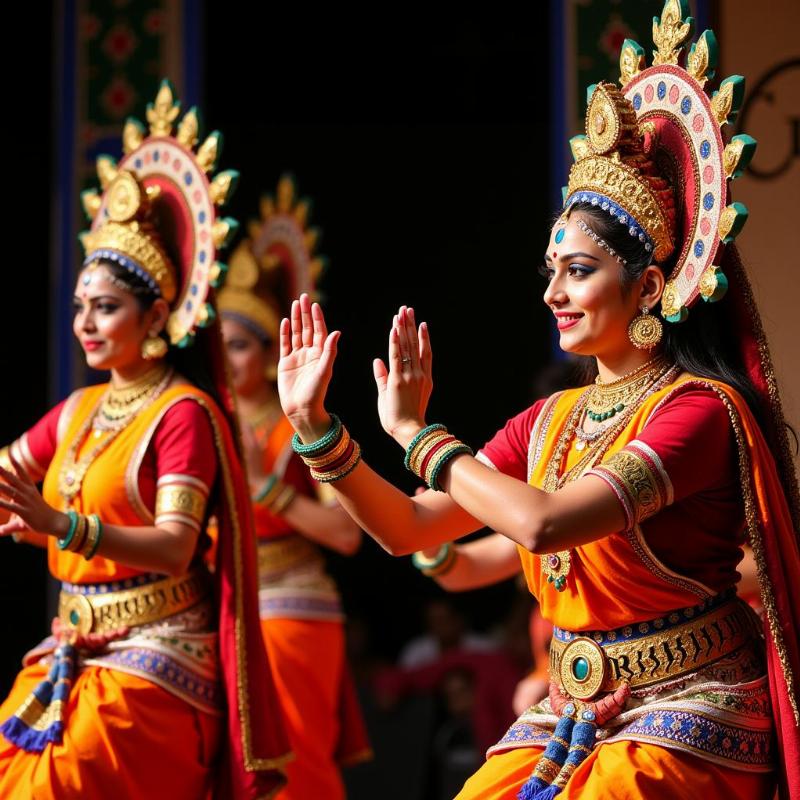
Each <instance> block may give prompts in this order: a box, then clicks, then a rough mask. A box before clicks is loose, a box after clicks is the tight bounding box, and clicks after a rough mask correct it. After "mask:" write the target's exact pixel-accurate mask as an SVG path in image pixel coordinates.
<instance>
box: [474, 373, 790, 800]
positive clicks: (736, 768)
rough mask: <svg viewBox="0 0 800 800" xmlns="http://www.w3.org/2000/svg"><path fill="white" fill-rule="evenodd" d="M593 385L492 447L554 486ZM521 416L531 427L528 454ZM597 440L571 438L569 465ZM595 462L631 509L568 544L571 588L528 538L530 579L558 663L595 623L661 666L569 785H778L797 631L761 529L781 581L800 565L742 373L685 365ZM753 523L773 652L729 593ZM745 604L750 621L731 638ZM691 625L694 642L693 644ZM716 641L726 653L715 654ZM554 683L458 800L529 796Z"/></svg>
mask: <svg viewBox="0 0 800 800" xmlns="http://www.w3.org/2000/svg"><path fill="white" fill-rule="evenodd" d="M583 391H585V390H583V389H578V390H572V391H568V392H562V393H560V394H557V395H554V396H553V397H552V398H550V399H549V400H548V401H547V403H546V404H545V405H544V407H543V408H542V410H541V412H540V413H539V414H538V415H537V416H536V417H535V419H531V418H530V416H529V417H528V418H527V419H526V418H525V416H524V415H520V417H519V418H518V421H517V422H515V421H514V420H512V421H511V422H509V425H508V426H506V429H505V430H504V431H501V433H500V434H498V435H497V436H496V437H495V439H493V440H492V441H491V442H490V443H489V444H488V445H487V446H486V447H485V448H484V449H483V450H482V451H481V454H480V455H479V458H481V459H482V460H484V461H485V462H486V463H488V464H490V465H491V466H494V467H496V468H499V469H501V471H504V472H508V473H509V474H515V476H516V477H520V470H522V471H523V472H524V473H525V475H526V476H527V478H528V480H529V482H530V483H531V484H532V485H534V486H538V487H542V486H543V484H544V482H545V475H546V472H547V468H548V464H550V463H551V457H552V454H553V450H554V448H555V443H556V441H557V440H558V437H559V433H560V432H561V431H562V430H563V429H564V426H565V425H566V424H567V421H568V418H569V416H570V414H571V412H572V410H573V408H574V407H575V405H576V403H577V402H578V401H579V398H580V397H581V394H582V392H583ZM523 428H525V429H526V431H527V434H528V435H527V436H526V437H525V449H524V450H523V451H522V452H520V448H519V444H520V442H521V441H522V439H523V437H522V434H521V430H522V429H523ZM514 450H516V452H512V451H514ZM584 455H586V454H585V453H583V452H581V449H579V445H578V443H577V442H575V441H573V443H572V446H571V447H570V449H569V451H568V452H567V453H566V456H565V458H564V462H563V463H562V464H560V465H558V470H559V473H564V472H565V471H567V470H570V469H571V468H572V467H573V466H574V465H575V464H577V463H578V462H579V461H580V459H581V458H582V457H583V456H584ZM584 463H585V462H584ZM582 475H583V477H579V479H581V480H598V479H600V480H604V481H606V483H607V484H608V485H609V486H610V487H611V488H612V490H613V491H614V492H615V493H616V495H617V497H618V498H619V501H620V503H621V505H622V507H623V509H624V511H625V515H626V519H627V520H628V525H627V529H626V530H625V531H621V532H619V533H616V534H612V535H610V536H607V537H605V538H603V539H600V540H598V541H594V542H591V543H589V544H587V545H584V546H581V547H578V548H575V549H573V550H572V551H570V552H569V554H568V557H569V560H570V561H569V563H570V571H569V577H568V580H567V582H566V586H565V587H564V590H563V591H558V590H557V589H556V587H555V585H554V583H553V582H552V581H551V582H548V581H547V580H546V578H547V576H546V575H544V574H543V571H542V566H541V561H542V559H545V558H548V556H541V557H540V556H536V555H533V554H531V553H529V552H527V551H525V550H523V549H521V548H520V557H521V559H522V564H523V568H524V571H525V575H526V578H527V580H528V585H529V587H530V589H531V591H532V592H533V594H534V595H535V596H536V597H537V598H538V600H539V603H540V606H541V609H542V614H543V616H544V617H545V618H546V619H548V620H550V621H551V622H553V624H554V626H555V628H554V647H553V648H552V649H551V676H552V675H553V673H554V671H555V672H556V673H557V671H558V669H559V662H558V659H557V658H556V660H555V661H553V658H554V652H555V654H556V655H558V654H559V653H561V652H566V650H565V649H564V648H565V647H566V646H568V645H569V642H570V641H571V640H572V639H574V638H575V637H577V636H585V637H588V638H590V639H593V640H594V641H595V642H598V643H600V644H601V645H602V647H603V648H604V649H606V648H611V649H606V652H607V653H610V652H614V647H615V646H616V647H617V652H618V653H620V652H625V653H629V654H633V653H635V652H636V642H637V641H640V642H643V643H644V644H642V645H641V649H640V650H639V652H638V653H637V656H636V658H638V663H635V662H634V659H633V656H632V655H631V658H630V660H625V659H628V656H627V655H626V656H625V657H624V658H623V657H622V656H618V657H617V658H616V659H614V658H609V659H608V660H609V664H610V667H611V669H612V672H613V671H616V675H617V677H618V678H619V677H620V675H621V677H622V678H627V677H628V676H631V677H632V678H633V677H636V676H637V675H638V676H639V677H641V676H643V675H644V673H645V672H648V671H649V676H648V677H649V679H648V680H647V681H643V682H642V683H644V684H646V686H645V687H644V688H634V689H633V691H632V692H631V696H630V697H629V698H628V699H627V700H626V701H625V703H624V706H623V709H622V712H621V713H620V714H618V715H617V716H615V717H613V718H611V719H609V720H607V721H602V724H601V723H598V728H597V734H596V743H595V744H594V745H593V747H592V748H591V752H590V753H589V754H588V756H587V757H586V758H585V760H583V762H582V763H580V766H578V767H577V769H576V770H575V771H574V772H573V773H572V775H571V777H569V780H568V782H567V783H566V785H565V787H564V788H563V792H562V796H564V797H568V798H573V797H575V798H589V797H598V796H604V797H605V796H608V797H615V798H639V797H643V796H683V795H682V794H681V793H682V792H685V791H686V787H687V786H690V787H691V794H692V796H701V793H702V796H707V797H726V798H729V797H742V798H744V797H750V798H752V797H771V796H772V792H773V791H774V784H775V773H774V769H775V767H776V765H780V764H785V763H786V761H785V756H783V755H782V753H781V751H780V749H778V748H776V747H775V741H774V725H775V724H776V723H775V722H774V721H773V719H772V711H771V708H772V703H774V697H775V691H774V689H775V685H777V686H778V688H779V689H781V690H782V691H783V692H784V693H785V694H786V695H788V696H789V697H790V698H793V697H794V688H793V686H794V684H793V680H794V677H793V675H792V674H791V670H790V669H787V668H786V667H787V666H788V663H789V659H787V658H786V657H785V655H786V653H787V648H793V647H795V648H796V642H794V641H789V639H790V637H788V636H787V635H786V634H787V630H785V622H782V620H781V618H780V612H779V611H778V610H776V605H775V587H774V585H773V581H774V575H775V572H774V571H771V572H770V571H768V570H767V568H766V563H765V557H766V556H765V551H766V550H769V549H770V548H771V549H772V552H773V554H774V552H775V547H774V546H770V545H768V544H765V537H771V538H772V539H773V540H780V541H781V542H782V543H783V547H784V550H783V552H784V553H785V554H786V556H787V557H786V558H785V563H784V569H785V570H786V579H789V578H790V577H791V575H790V574H789V573H793V575H794V580H795V581H796V580H797V579H798V578H800V574H798V572H797V565H798V559H797V551H796V542H795V544H794V549H793V545H792V542H793V541H794V539H793V536H792V535H791V534H792V531H791V525H790V523H789V521H788V512H787V511H786V503H785V500H784V499H783V494H782V491H781V489H780V484H779V482H778V479H777V475H776V472H775V467H774V463H773V462H772V460H771V458H770V456H769V453H768V451H767V449H766V446H765V445H764V442H763V439H762V438H761V434H760V432H759V430H758V427H757V425H756V423H755V421H754V420H753V418H752V415H751V414H750V412H749V410H748V409H747V407H746V405H745V404H744V402H743V401H742V400H741V398H739V397H738V395H736V393H735V392H733V391H732V390H731V389H730V388H729V387H727V386H724V385H722V384H719V383H716V382H712V381H706V380H702V381H701V380H698V379H694V378H692V377H691V376H685V375H684V376H680V377H677V378H676V376H674V375H672V376H671V377H670V378H669V381H668V382H665V384H664V385H661V386H657V387H655V388H654V390H653V391H652V393H651V394H650V395H649V397H647V398H646V399H645V400H644V402H643V403H642V405H641V407H640V408H639V409H638V410H637V411H636V413H635V414H634V415H633V416H632V417H631V418H630V419H629V420H628V421H627V424H626V426H625V427H624V428H623V429H622V430H621V431H620V433H619V434H618V436H617V438H616V440H615V441H614V442H613V444H612V445H611V446H610V448H609V449H608V450H607V452H606V453H605V454H603V456H602V463H600V464H596V463H588V464H586V466H585V469H583V472H582ZM742 497H744V499H745V504H744V508H743V507H742V502H741V498H742ZM745 531H746V532H747V535H748V536H749V538H750V541H751V543H752V545H753V549H754V551H755V553H756V558H757V560H758V561H759V566H760V572H761V578H762V596H763V597H764V599H765V607H769V606H770V604H771V605H772V608H773V610H774V613H773V614H771V615H770V614H769V613H768V614H767V619H766V620H765V623H764V625H765V633H766V638H767V660H766V667H765V662H764V644H763V642H762V641H761V639H760V637H759V636H758V635H757V634H756V633H755V631H756V630H757V628H751V627H750V626H749V623H748V621H747V620H748V615H749V613H750V612H748V611H745V610H743V609H742V607H741V606H742V604H740V602H739V601H737V600H735V599H732V592H733V591H734V586H735V583H736V581H737V579H738V576H737V573H736V572H735V566H736V564H737V563H738V561H739V559H740V557H741V550H740V546H741V544H742V543H743V542H744V536H745ZM554 555H555V554H554ZM558 555H559V556H560V555H562V554H558ZM795 585H797V584H796V583H795ZM723 608H727V609H729V610H730V611H729V615H728V616H727V617H725V619H721V618H720V619H718V618H716V617H714V613H715V612H714V609H717V610H718V609H723ZM704 620H708V624H706V623H705V622H704ZM737 620H738V621H739V622H740V623H741V622H742V621H743V623H742V624H739V627H738V629H736V633H735V636H736V637H739V638H735V641H733V638H732V637H734V630H735V629H734V625H736V624H737ZM729 624H730V629H729V628H728V627H726V626H728V625H729ZM715 625H716V627H715ZM703 632H705V635H708V636H709V639H708V642H707V643H704V640H703V639H702V634H703ZM709 632H710V633H709ZM687 633H688V636H687ZM696 636H700V640H699V641H698V640H697V639H696V638H693V637H696ZM694 641H698V647H697V649H693V648H692V647H690V646H688V644H687V643H690V642H694ZM685 644H687V647H686V648H684V645H685ZM625 648H627V650H626V649H625ZM714 648H719V649H718V651H717V652H718V654H722V657H717V658H715V657H714V656H713V655H711V654H710V653H711V650H712V649H714ZM726 648H727V649H726ZM723 650H724V652H723ZM707 651H708V652H707ZM701 654H702V655H701ZM692 659H695V660H696V661H697V662H698V665H699V666H698V669H696V670H694V671H687V670H686V669H683V670H682V671H681V672H679V673H677V672H676V673H675V674H678V675H679V677H678V678H677V679H670V671H671V668H672V667H673V661H675V662H676V663H678V662H680V664H681V666H683V664H684V662H686V663H687V664H690V663H691V662H692ZM673 672H674V670H673ZM561 674H562V675H563V672H562V673H561ZM632 685H633V686H634V687H635V686H636V685H637V684H635V683H633V682H632ZM771 688H772V692H771V691H770V689H771ZM771 695H772V698H771ZM557 699H558V698H557V696H554V695H553V694H552V693H551V697H550V698H548V699H546V700H544V701H543V702H542V703H540V704H538V705H537V706H534V707H532V708H530V709H529V710H528V711H526V712H525V713H524V714H523V715H522V716H521V717H520V718H519V719H518V720H517V722H516V723H515V724H514V725H513V726H512V727H511V729H510V730H509V731H508V733H507V734H506V736H505V737H504V738H503V739H502V740H501V741H500V742H499V743H498V744H497V745H495V746H494V747H493V748H491V749H490V751H489V754H488V756H489V757H488V760H487V763H486V764H485V765H484V767H482V768H481V769H480V770H479V771H478V772H477V773H476V774H475V775H474V776H473V777H472V778H471V779H470V780H469V781H468V782H467V784H466V785H465V787H464V789H463V790H462V792H461V794H459V796H458V797H459V800H474V799H477V798H480V799H481V800H484V799H485V800H488V799H489V798H492V799H493V800H495V799H496V800H499V799H500V798H509V799H510V798H516V797H517V794H518V793H519V792H520V790H521V788H522V787H523V786H524V785H525V784H526V782H527V781H528V780H529V778H530V777H531V773H532V771H533V769H534V767H535V766H536V764H537V762H538V761H539V759H540V758H541V756H542V753H543V751H544V748H545V745H546V744H547V743H548V742H549V741H550V739H551V737H552V735H553V731H554V729H555V727H556V725H557V723H558V722H559V719H560V717H559V714H558V713H556V711H557V709H556V708H554V706H553V703H555V702H556V701H557ZM771 700H772V702H771ZM789 746H790V747H791V746H792V745H791V742H790V743H789ZM787 750H788V748H787Z"/></svg>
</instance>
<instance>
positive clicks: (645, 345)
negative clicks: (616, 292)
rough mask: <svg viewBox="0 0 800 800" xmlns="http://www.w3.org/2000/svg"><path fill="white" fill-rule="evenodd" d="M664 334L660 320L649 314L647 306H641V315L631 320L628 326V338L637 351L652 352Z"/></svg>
mask: <svg viewBox="0 0 800 800" xmlns="http://www.w3.org/2000/svg"><path fill="white" fill-rule="evenodd" d="M663 334H664V328H663V326H662V325H661V320H660V319H659V318H658V317H655V316H653V315H651V314H650V309H649V308H648V307H647V306H642V313H641V314H639V316H637V317H634V318H633V319H632V320H631V324H630V325H628V338H629V339H630V340H631V342H632V343H633V346H634V347H637V348H639V350H652V349H653V348H654V347H655V346H656V345H657V344H658V343H659V342H660V341H661V337H662V336H663Z"/></svg>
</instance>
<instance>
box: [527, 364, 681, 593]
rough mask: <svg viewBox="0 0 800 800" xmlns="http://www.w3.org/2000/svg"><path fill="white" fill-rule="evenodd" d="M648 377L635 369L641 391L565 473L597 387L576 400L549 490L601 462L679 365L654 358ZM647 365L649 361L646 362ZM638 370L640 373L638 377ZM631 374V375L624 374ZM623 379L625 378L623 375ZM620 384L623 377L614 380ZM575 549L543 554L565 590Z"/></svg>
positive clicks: (552, 578) (546, 568) (550, 469)
mask: <svg viewBox="0 0 800 800" xmlns="http://www.w3.org/2000/svg"><path fill="white" fill-rule="evenodd" d="M648 364H649V368H648V372H647V380H646V381H645V380H643V376H642V375H640V374H639V372H640V370H641V369H642V368H641V367H640V368H639V369H638V370H635V371H634V373H631V376H630V378H629V379H632V380H635V382H636V383H637V384H638V385H639V390H638V395H637V396H636V397H634V398H632V399H631V400H630V401H629V402H628V404H627V405H626V407H625V409H624V410H623V412H622V413H621V414H620V416H619V418H618V419H617V420H616V421H615V422H614V424H613V425H610V426H609V427H607V428H604V429H603V431H602V433H601V435H600V436H599V437H598V438H597V442H596V443H593V446H592V447H590V448H589V450H588V451H587V452H586V454H585V455H583V456H581V457H580V458H579V459H578V461H577V463H576V464H575V465H574V466H573V467H572V468H571V469H569V470H566V471H565V472H563V473H562V465H563V463H564V457H565V456H566V455H567V453H568V451H569V448H570V447H571V445H572V440H573V438H574V437H575V432H576V430H577V428H578V425H579V424H580V422H581V420H582V419H583V417H584V414H585V411H586V408H587V405H588V402H589V398H590V396H591V393H592V391H593V390H594V388H595V387H590V388H588V389H587V390H586V391H584V392H583V393H582V394H581V396H580V397H579V398H578V400H577V402H576V403H575V406H574V408H573V409H572V412H571V413H570V415H569V417H568V418H567V422H566V425H564V428H563V430H562V431H561V433H560V435H559V437H558V439H557V441H556V445H555V448H554V449H553V454H552V455H551V456H550V460H549V461H548V462H547V468H546V470H545V475H544V482H543V485H542V488H543V489H544V491H546V492H556V491H558V490H559V489H561V488H562V487H563V486H565V485H566V484H567V483H569V482H571V481H574V480H576V479H578V478H579V477H581V476H582V475H583V474H584V473H585V472H586V471H587V470H588V469H590V468H591V467H593V466H594V465H595V464H597V463H599V462H600V461H601V460H602V458H603V456H604V455H605V454H606V452H607V451H608V448H609V447H611V445H612V443H613V442H614V440H615V439H616V437H617V435H618V433H619V431H620V429H621V428H623V427H624V426H625V424H626V423H627V422H628V421H629V420H630V418H631V417H632V416H633V414H634V413H635V411H636V409H637V408H638V407H639V406H640V405H641V404H642V403H643V402H644V401H645V400H646V399H647V398H648V397H649V396H650V395H651V394H652V393H653V392H657V391H658V390H659V389H661V388H662V387H664V386H668V385H669V384H670V383H672V382H673V381H674V380H675V378H676V377H677V376H678V374H679V372H680V370H679V368H678V367H676V366H674V365H672V364H669V363H668V362H667V361H666V359H661V358H659V359H653V360H652V361H651V362H648ZM644 366H646V365H644ZM634 374H636V377H635V378H634V377H633V376H634ZM623 377H628V376H623ZM620 380H622V379H620ZM614 383H615V384H618V383H619V381H614ZM571 560H572V556H571V551H570V550H561V551H559V552H557V553H548V554H547V555H545V556H543V557H542V558H541V566H542V572H543V573H544V574H545V575H546V576H547V582H548V583H552V584H553V586H554V587H555V589H556V590H557V591H559V592H563V591H564V589H565V588H566V585H567V575H569V572H570V566H571Z"/></svg>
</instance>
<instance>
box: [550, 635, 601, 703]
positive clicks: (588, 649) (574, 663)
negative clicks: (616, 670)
mask: <svg viewBox="0 0 800 800" xmlns="http://www.w3.org/2000/svg"><path fill="white" fill-rule="evenodd" d="M606 664H607V662H606V655H605V653H604V652H603V648H602V647H600V645H599V644H597V642H595V641H594V640H592V639H589V638H588V637H586V636H579V637H577V638H575V639H573V640H572V641H571V642H570V643H569V644H568V645H567V646H566V647H565V648H564V652H563V653H562V654H561V663H560V664H559V676H558V677H559V680H560V683H561V686H562V687H563V688H564V690H565V691H566V692H567V693H568V694H569V695H570V696H571V697H574V698H575V699H576V700H591V699H592V698H593V697H595V695H597V693H598V692H599V691H600V688H601V687H602V685H603V683H604V681H605V679H606V672H607V666H606Z"/></svg>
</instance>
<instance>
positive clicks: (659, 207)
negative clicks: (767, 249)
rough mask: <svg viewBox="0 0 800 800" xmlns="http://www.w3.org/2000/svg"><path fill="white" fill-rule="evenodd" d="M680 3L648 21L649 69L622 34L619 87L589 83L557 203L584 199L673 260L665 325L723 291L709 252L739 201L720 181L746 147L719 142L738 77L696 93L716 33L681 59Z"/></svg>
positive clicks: (687, 25) (685, 28)
mask: <svg viewBox="0 0 800 800" xmlns="http://www.w3.org/2000/svg"><path fill="white" fill-rule="evenodd" d="M688 10H689V6H688V2H687V0H666V2H665V3H664V6H663V10H662V12H661V17H654V18H653V43H654V45H655V48H654V50H653V63H652V66H650V67H647V66H646V63H645V51H644V48H642V47H641V46H640V45H639V44H637V43H636V42H634V41H633V40H631V39H626V40H625V41H624V43H623V46H622V52H621V53H620V81H619V82H620V85H621V87H622V88H621V90H619V89H617V88H616V86H614V84H610V83H600V84H596V85H593V86H590V87H589V89H588V99H589V103H588V109H587V112H586V134H585V135H582V136H576V137H574V138H573V139H572V140H570V147H571V149H572V154H573V157H574V158H575V163H574V164H573V166H572V169H571V170H570V176H569V183H568V186H567V187H565V189H564V200H565V206H566V207H567V208H569V207H570V206H571V205H573V204H574V203H576V202H588V203H591V204H592V205H594V206H597V207H599V208H600V209H602V210H603V211H606V212H607V213H609V214H611V215H612V216H613V217H614V218H615V219H617V220H618V221H619V222H621V223H622V224H623V225H626V226H627V228H628V232H629V233H630V235H631V236H634V237H636V238H637V239H639V241H641V242H642V243H643V244H644V246H645V248H646V249H647V250H649V251H651V252H652V254H653V258H654V259H655V261H657V262H659V263H665V262H667V260H669V259H674V266H673V268H672V270H671V272H670V274H669V276H668V279H667V283H666V285H665V287H664V292H663V294H662V297H661V314H662V315H663V316H664V317H665V318H666V319H667V320H669V321H670V322H681V321H682V320H684V319H686V317H687V316H688V313H689V308H690V307H691V306H692V305H694V303H695V302H696V301H697V300H698V299H702V300H704V301H707V302H713V301H716V300H719V299H721V298H722V297H723V295H724V294H725V291H726V289H727V286H728V281H727V278H726V277H725V275H724V274H723V273H722V271H721V270H720V268H719V266H718V264H719V260H720V259H719V256H720V255H721V252H722V246H723V245H725V244H728V243H730V242H732V241H733V239H734V238H735V237H736V235H737V234H738V233H739V232H740V231H741V229H742V227H743V225H744V223H745V222H746V220H747V209H746V208H745V207H744V205H742V204H741V203H732V202H729V201H730V197H729V182H730V181H731V180H732V179H734V178H737V177H739V175H741V174H742V172H743V171H744V170H745V168H746V167H747V165H748V163H749V162H750V160H751V158H752V157H753V153H754V152H755V148H756V142H755V140H754V139H753V138H752V137H750V136H747V135H745V134H739V135H736V136H733V137H732V138H731V139H730V141H728V142H727V143H726V142H725V141H724V140H723V136H722V129H723V127H724V126H725V125H726V124H728V123H730V122H732V121H733V120H734V118H735V117H736V113H737V112H738V109H739V107H740V105H741V102H742V99H743V97H744V78H743V77H741V76H740V75H732V76H731V77H728V78H725V79H724V80H723V81H721V82H720V83H719V88H718V90H717V91H715V92H714V93H713V94H712V95H711V96H709V95H708V94H707V93H706V91H705V88H704V87H705V85H706V83H707V82H708V81H709V80H710V79H713V77H714V68H715V66H716V62H717V53H718V48H717V40H716V37H715V36H714V33H713V32H712V31H710V30H706V31H704V32H703V33H702V34H701V35H700V36H699V37H698V38H697V40H696V41H695V42H694V43H693V44H692V45H691V47H690V48H689V50H688V52H687V53H686V55H685V58H684V57H683V55H682V54H683V51H684V44H685V42H686V40H687V39H688V38H689V37H690V36H691V33H692V27H693V20H692V18H691V17H690V16H689V15H688Z"/></svg>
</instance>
